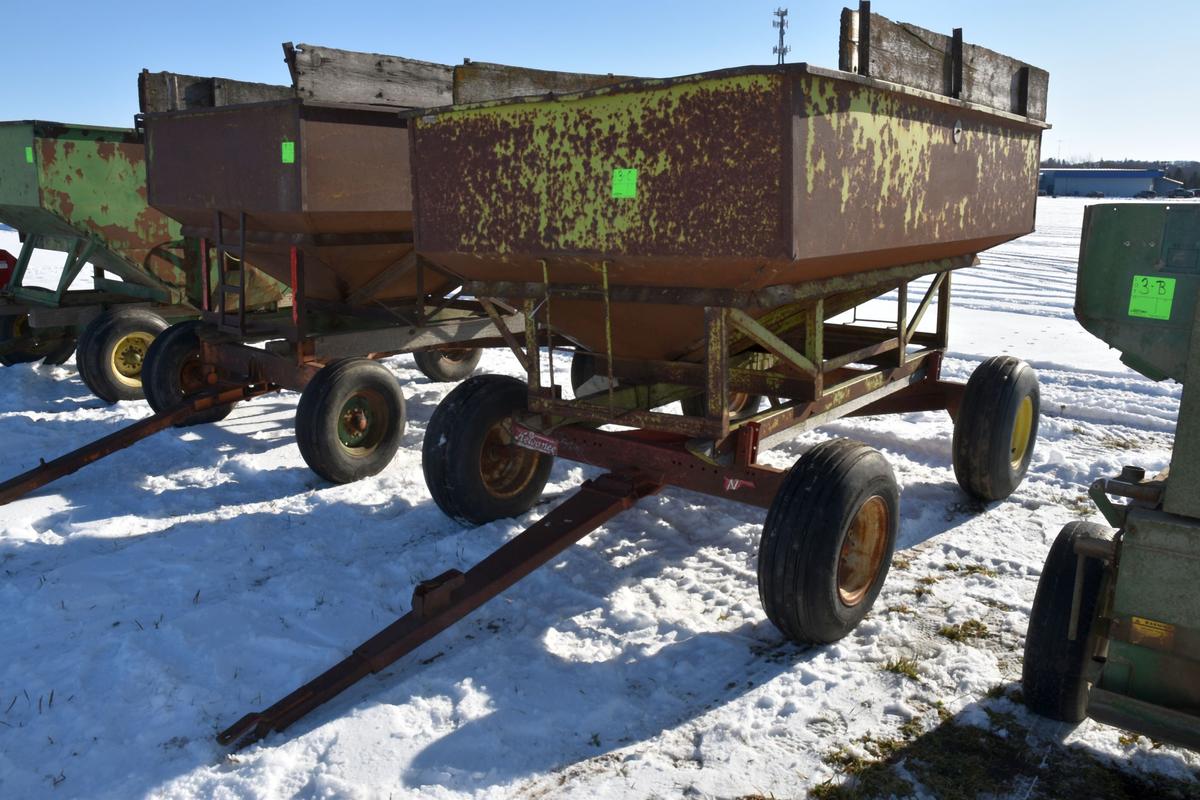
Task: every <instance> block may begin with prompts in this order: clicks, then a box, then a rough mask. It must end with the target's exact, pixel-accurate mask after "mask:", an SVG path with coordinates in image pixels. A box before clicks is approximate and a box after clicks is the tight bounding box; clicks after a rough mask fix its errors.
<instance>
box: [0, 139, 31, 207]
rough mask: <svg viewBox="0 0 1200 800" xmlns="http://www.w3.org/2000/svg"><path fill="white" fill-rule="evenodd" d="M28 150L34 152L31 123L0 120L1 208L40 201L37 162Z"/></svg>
mask: <svg viewBox="0 0 1200 800" xmlns="http://www.w3.org/2000/svg"><path fill="white" fill-rule="evenodd" d="M27 152H28V153H29V155H33V125H32V123H28V122H17V123H5V124H0V208H3V207H8V206H26V207H36V206H37V205H38V194H37V166H36V165H35V164H34V163H31V162H30V161H29V160H28V159H26V153H27Z"/></svg>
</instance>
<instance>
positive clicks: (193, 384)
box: [179, 350, 207, 397]
mask: <svg viewBox="0 0 1200 800" xmlns="http://www.w3.org/2000/svg"><path fill="white" fill-rule="evenodd" d="M206 385H207V384H206V382H205V380H204V364H203V363H202V362H201V360H200V351H199V350H194V351H192V352H191V353H188V355H187V357H186V358H184V359H183V363H182V364H180V365H179V390H180V392H182V394H183V396H184V397H189V396H191V395H193V394H196V393H197V392H200V391H203V389H204V387H205V386H206Z"/></svg>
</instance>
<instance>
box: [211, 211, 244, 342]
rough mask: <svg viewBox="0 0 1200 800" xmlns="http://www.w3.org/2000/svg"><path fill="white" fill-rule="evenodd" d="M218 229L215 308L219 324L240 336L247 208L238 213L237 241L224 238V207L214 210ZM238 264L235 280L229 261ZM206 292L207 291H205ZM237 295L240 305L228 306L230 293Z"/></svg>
mask: <svg viewBox="0 0 1200 800" xmlns="http://www.w3.org/2000/svg"><path fill="white" fill-rule="evenodd" d="M213 215H214V221H215V223H216V224H215V226H214V227H215V229H216V234H217V239H216V241H215V242H214V243H213V248H214V249H215V250H216V253H217V267H218V268H217V285H216V286H215V287H214V291H215V293H216V298H217V303H216V308H215V309H210V310H215V312H216V315H217V328H218V329H219V330H222V331H226V332H229V333H235V334H237V335H239V336H242V335H245V333H246V273H247V272H248V269H247V266H246V212H245V211H242V212H240V213H239V214H238V226H237V242H236V244H230V243H228V242H226V241H225V225H224V216H225V215H224V214H223V213H222V212H221V211H219V210H218V211H213ZM231 261H233V262H235V263H236V264H237V269H236V275H237V279H236V280H235V281H231V280H230V275H231V273H233V272H234V271H235V270H232V269H230V262H231ZM208 270H209V265H208V264H207V263H205V265H204V285H205V286H206V287H207V286H208V285H209V273H208ZM206 294H207V292H206ZM230 295H233V296H235V297H237V309H236V310H235V311H230V310H229V296H230Z"/></svg>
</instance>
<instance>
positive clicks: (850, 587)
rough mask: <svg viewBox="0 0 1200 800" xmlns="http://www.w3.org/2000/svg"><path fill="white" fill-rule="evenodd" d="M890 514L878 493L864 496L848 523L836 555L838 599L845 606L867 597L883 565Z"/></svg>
mask: <svg viewBox="0 0 1200 800" xmlns="http://www.w3.org/2000/svg"><path fill="white" fill-rule="evenodd" d="M890 531H891V514H889V513H888V505H887V501H885V500H884V499H883V498H882V497H880V496H879V495H874V496H873V497H869V498H867V502H865V503H863V504H862V506H861V507H860V508H859V509H858V513H856V514H855V515H854V519H853V520H852V521H851V522H850V528H849V530H847V531H846V538H845V539H844V540H843V541H842V550H841V552H840V553H839V554H838V565H837V589H838V598H839V599H840V600H841V601H842V604H843V605H845V606H856V605H858V604H859V603H861V602H862V601H863V598H865V597H866V596H867V592H869V591H870V590H871V586H872V584H874V583H875V579H876V578H877V577H878V576H879V570H880V569H882V568H883V561H884V555H885V554H886V553H887V545H888V534H889V532H890Z"/></svg>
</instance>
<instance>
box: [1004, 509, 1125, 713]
mask: <svg viewBox="0 0 1200 800" xmlns="http://www.w3.org/2000/svg"><path fill="white" fill-rule="evenodd" d="M1080 536H1089V537H1104V538H1112V529H1111V528H1109V527H1108V526H1106V525H1100V524H1097V523H1095V522H1070V523H1067V525H1066V526H1065V527H1063V529H1062V530H1061V531H1059V533H1058V537H1057V538H1056V539H1055V540H1054V544H1053V545H1051V547H1050V553H1049V555H1047V556H1046V563H1045V565H1044V566H1043V567H1042V577H1041V578H1040V579H1039V580H1038V587H1037V594H1035V595H1034V597H1033V609H1032V610H1031V611H1030V613H1029V631H1028V633H1027V634H1026V636H1025V665H1024V667H1023V668H1022V670H1021V684H1022V688H1023V693H1024V696H1025V705H1027V706H1029V709H1030V710H1031V711H1033V712H1034V713H1036V714H1041V715H1042V716H1043V717H1049V718H1051V719H1056V720H1060V721H1062V722H1072V723H1075V722H1081V721H1082V720H1083V718H1084V716H1085V715H1086V713H1087V693H1088V684H1087V680H1086V677H1085V674H1086V671H1087V667H1088V660H1089V659H1090V658H1091V652H1092V641H1091V632H1092V623H1093V621H1094V620H1095V617H1096V606H1097V604H1098V603H1099V600H1100V591H1101V587H1102V584H1103V582H1104V564H1103V563H1102V562H1100V561H1097V560H1096V559H1094V558H1089V559H1085V560H1084V562H1083V563H1084V574H1083V594H1082V596H1081V598H1080V606H1079V627H1078V630H1077V632H1076V636H1075V640H1074V641H1071V640H1069V639H1068V638H1067V634H1068V632H1069V631H1070V628H1071V603H1072V600H1073V598H1074V595H1075V570H1076V567H1077V566H1078V557H1077V555H1076V554H1075V540H1076V539H1077V538H1078V537H1080Z"/></svg>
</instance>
